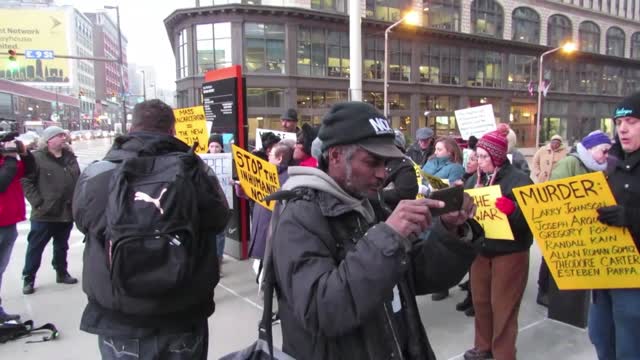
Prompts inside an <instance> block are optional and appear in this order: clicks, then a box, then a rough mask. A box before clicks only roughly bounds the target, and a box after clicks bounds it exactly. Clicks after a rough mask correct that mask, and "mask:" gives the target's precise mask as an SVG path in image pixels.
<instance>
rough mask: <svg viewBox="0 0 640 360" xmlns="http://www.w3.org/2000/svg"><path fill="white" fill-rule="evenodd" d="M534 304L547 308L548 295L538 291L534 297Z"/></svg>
mask: <svg viewBox="0 0 640 360" xmlns="http://www.w3.org/2000/svg"><path fill="white" fill-rule="evenodd" d="M536 302H537V303H538V305H542V306H544V307H549V295H548V294H546V293H543V292H542V291H540V290H538V296H536Z"/></svg>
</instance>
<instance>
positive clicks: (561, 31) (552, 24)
mask: <svg viewBox="0 0 640 360" xmlns="http://www.w3.org/2000/svg"><path fill="white" fill-rule="evenodd" d="M570 40H571V20H569V18H568V17H566V16H564V15H552V16H551V17H549V22H548V23H547V45H549V46H553V47H558V46H561V45H562V44H564V43H565V42H567V41H570Z"/></svg>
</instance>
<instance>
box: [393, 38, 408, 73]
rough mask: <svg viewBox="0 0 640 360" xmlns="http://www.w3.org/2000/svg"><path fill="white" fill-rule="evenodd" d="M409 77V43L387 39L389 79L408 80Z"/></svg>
mask: <svg viewBox="0 0 640 360" xmlns="http://www.w3.org/2000/svg"><path fill="white" fill-rule="evenodd" d="M410 77H411V43H410V42H408V41H402V40H390V41H389V80H396V81H409V79H410Z"/></svg>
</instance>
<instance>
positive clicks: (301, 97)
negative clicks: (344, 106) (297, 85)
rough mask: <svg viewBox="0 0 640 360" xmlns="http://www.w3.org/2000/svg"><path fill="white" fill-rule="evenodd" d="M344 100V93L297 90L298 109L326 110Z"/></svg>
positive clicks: (338, 91)
mask: <svg viewBox="0 0 640 360" xmlns="http://www.w3.org/2000/svg"><path fill="white" fill-rule="evenodd" d="M346 100H347V92H346V91H341V90H328V91H327V90H324V91H317V90H307V89H298V109H326V108H329V107H331V106H333V105H334V104H337V103H339V102H343V101H346Z"/></svg>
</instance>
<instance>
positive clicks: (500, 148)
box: [476, 131, 509, 167]
mask: <svg viewBox="0 0 640 360" xmlns="http://www.w3.org/2000/svg"><path fill="white" fill-rule="evenodd" d="M476 147H479V148H482V149H483V150H485V151H486V152H487V153H489V156H490V157H491V162H492V163H493V166H495V167H500V166H502V164H504V162H505V161H506V160H507V148H508V147H509V143H508V142H507V138H506V137H505V136H503V135H502V134H501V133H499V132H498V131H492V132H489V133H486V134H484V135H483V136H482V137H481V138H480V140H478V144H477V145H476Z"/></svg>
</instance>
